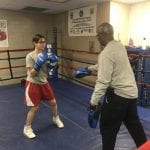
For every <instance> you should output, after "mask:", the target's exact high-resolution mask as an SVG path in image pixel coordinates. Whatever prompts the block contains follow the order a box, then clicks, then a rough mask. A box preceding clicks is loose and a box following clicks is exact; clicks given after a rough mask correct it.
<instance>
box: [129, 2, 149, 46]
mask: <svg viewBox="0 0 150 150" xmlns="http://www.w3.org/2000/svg"><path fill="white" fill-rule="evenodd" d="M128 37H132V39H133V41H134V44H135V46H141V45H142V39H143V37H146V39H147V45H148V46H150V2H143V3H139V4H135V5H132V6H131V11H130V16H129V36H128Z"/></svg>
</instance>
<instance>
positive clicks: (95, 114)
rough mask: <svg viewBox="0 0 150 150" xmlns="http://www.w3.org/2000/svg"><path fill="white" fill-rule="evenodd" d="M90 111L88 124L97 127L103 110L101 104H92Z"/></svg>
mask: <svg viewBox="0 0 150 150" xmlns="http://www.w3.org/2000/svg"><path fill="white" fill-rule="evenodd" d="M88 111H89V112H88V124H89V126H90V127H91V128H96V126H97V123H98V120H99V115H100V112H101V104H100V103H99V104H98V105H96V106H92V105H90V107H89V108H88Z"/></svg>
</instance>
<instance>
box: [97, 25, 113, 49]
mask: <svg viewBox="0 0 150 150" xmlns="http://www.w3.org/2000/svg"><path fill="white" fill-rule="evenodd" d="M113 34H114V29H113V26H112V25H111V24H109V23H107V22H105V23H102V24H101V25H99V26H98V28H97V37H98V40H99V42H100V44H101V45H102V46H106V45H107V43H108V42H109V41H112V40H113V39H114V37H113Z"/></svg>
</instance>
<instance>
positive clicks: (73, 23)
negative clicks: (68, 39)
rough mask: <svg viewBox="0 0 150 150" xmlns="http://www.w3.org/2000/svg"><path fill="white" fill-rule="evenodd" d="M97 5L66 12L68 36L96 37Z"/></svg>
mask: <svg viewBox="0 0 150 150" xmlns="http://www.w3.org/2000/svg"><path fill="white" fill-rule="evenodd" d="M96 14H97V5H93V6H89V7H84V8H79V9H75V10H72V11H69V12H68V32H69V36H95V35H96Z"/></svg>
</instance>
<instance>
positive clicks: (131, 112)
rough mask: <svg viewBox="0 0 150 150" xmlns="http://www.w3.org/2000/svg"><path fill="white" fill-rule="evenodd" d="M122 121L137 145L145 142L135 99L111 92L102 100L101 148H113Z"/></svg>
mask: <svg viewBox="0 0 150 150" xmlns="http://www.w3.org/2000/svg"><path fill="white" fill-rule="evenodd" d="M122 122H123V123H124V124H125V126H126V128H127V129H128V131H129V133H130V135H131V136H132V138H133V140H134V142H135V144H136V146H137V147H139V146H140V145H142V144H143V143H145V142H146V135H145V133H144V130H143V127H142V125H141V123H140V120H139V117H138V114H137V106H136V99H127V98H123V97H120V96H118V95H116V94H112V95H111V96H110V97H109V98H108V99H105V100H104V103H103V106H102V112H101V118H100V132H101V135H102V144H103V148H102V150H114V147H115V143H116V136H117V133H118V131H119V129H120V126H121V124H122Z"/></svg>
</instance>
